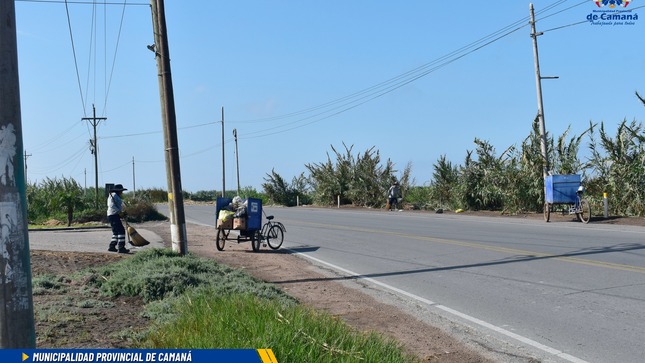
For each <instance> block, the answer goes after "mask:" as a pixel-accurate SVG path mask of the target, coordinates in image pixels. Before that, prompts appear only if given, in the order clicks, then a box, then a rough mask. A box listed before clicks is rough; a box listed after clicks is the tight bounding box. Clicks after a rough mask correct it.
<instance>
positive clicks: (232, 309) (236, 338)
mask: <svg viewBox="0 0 645 363" xmlns="http://www.w3.org/2000/svg"><path fill="white" fill-rule="evenodd" d="M176 308H177V309H178V311H179V313H180V316H179V318H178V319H177V320H176V321H175V322H173V323H172V324H168V325H162V326H159V327H158V328H157V329H156V330H155V333H153V334H151V335H149V336H148V339H147V340H146V342H145V344H144V346H145V347H146V348H192V349H200V348H234V349H237V348H240V349H241V348H252V349H255V348H262V347H269V348H271V349H273V352H274V353H275V354H276V357H277V358H278V361H280V362H312V363H315V362H412V361H414V360H413V359H412V358H411V357H409V356H406V355H405V354H404V353H402V351H401V349H400V348H399V346H398V345H397V344H396V343H395V342H393V341H390V340H386V339H384V338H383V337H381V336H380V335H377V334H376V333H370V334H363V333H360V332H357V331H354V330H352V329H351V328H350V327H348V326H347V325H346V324H345V323H344V322H343V321H342V320H339V319H337V318H334V317H331V316H330V315H328V314H322V313H318V312H315V311H313V310H311V309H308V308H306V307H304V306H301V305H297V306H290V307H283V306H281V305H280V304H278V303H276V302H275V301H273V300H271V299H266V298H258V297H256V296H253V295H250V294H229V295H218V294H216V293H214V292H212V291H211V292H206V293H204V294H200V295H198V296H193V297H190V298H189V297H185V298H183V299H181V302H179V303H178V304H177V305H176Z"/></svg>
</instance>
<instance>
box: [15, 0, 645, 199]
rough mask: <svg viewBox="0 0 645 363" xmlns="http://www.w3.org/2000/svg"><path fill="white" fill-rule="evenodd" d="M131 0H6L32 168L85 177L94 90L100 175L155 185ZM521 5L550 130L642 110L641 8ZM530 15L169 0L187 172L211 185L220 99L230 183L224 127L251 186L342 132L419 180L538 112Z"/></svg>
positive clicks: (149, 72)
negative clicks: (603, 15)
mask: <svg viewBox="0 0 645 363" xmlns="http://www.w3.org/2000/svg"><path fill="white" fill-rule="evenodd" d="M96 2H97V3H100V1H96ZM88 3H91V1H89V2H88ZM113 3H122V1H120V0H114V1H113ZM127 4H129V5H128V6H126V7H125V10H124V7H123V6H122V5H107V6H104V5H100V4H99V5H97V6H96V7H94V6H92V5H91V4H90V5H88V4H78V3H74V2H73V1H71V0H70V1H69V2H68V4H67V6H66V5H65V2H64V1H53V0H52V1H51V2H45V1H24V0H16V16H17V30H18V48H19V64H20V82H21V103H22V125H23V141H24V146H25V149H26V152H27V154H28V155H29V156H28V157H27V166H28V170H27V176H28V179H29V180H30V181H31V182H34V181H41V180H43V179H44V178H46V177H50V178H54V177H57V178H60V177H67V178H69V177H73V178H74V179H76V180H77V181H78V182H79V183H80V184H81V185H87V186H88V187H91V186H93V185H94V159H93V156H92V155H91V153H90V150H89V139H90V138H91V137H92V128H91V126H90V124H89V123H88V122H87V121H82V120H81V118H83V117H90V116H91V115H92V104H95V105H96V110H97V116H99V117H107V121H105V122H101V123H100V124H99V127H98V137H99V185H101V186H102V185H104V184H105V183H122V184H124V185H125V186H126V187H128V188H129V189H130V190H132V186H133V163H132V159H133V158H134V167H135V168H134V169H135V171H134V176H135V178H136V188H137V189H143V188H153V187H158V188H163V189H165V188H166V172H165V166H164V151H163V137H162V133H161V127H162V124H161V116H160V109H161V108H160V102H159V88H158V83H157V69H156V63H155V58H154V55H153V53H151V52H150V51H149V50H148V49H147V48H146V45H149V44H152V43H153V40H152V39H153V36H152V25H151V15H150V7H149V5H148V4H149V3H148V2H147V1H145V0H138V1H130V0H128V1H127ZM533 4H534V6H535V10H536V18H537V20H538V22H537V29H538V31H546V32H545V34H544V35H543V36H540V37H539V38H538V41H539V51H540V65H541V71H542V75H543V76H559V77H560V78H559V79H557V80H544V81H543V82H542V85H543V94H544V109H545V119H546V127H547V130H548V131H549V132H550V133H552V134H554V135H560V134H561V133H562V132H563V131H564V130H566V128H567V127H569V126H571V132H572V133H573V134H576V135H578V134H580V133H582V132H583V131H584V130H586V128H587V127H588V126H589V122H590V121H593V122H601V121H604V122H605V125H606V127H607V128H608V129H609V130H610V132H612V134H613V132H614V130H615V128H616V126H617V125H618V124H619V123H620V122H621V121H622V120H624V119H627V120H628V121H631V120H634V119H635V120H637V121H643V120H645V107H643V105H642V104H641V103H640V102H639V101H638V99H637V98H636V97H635V95H634V92H635V91H639V93H640V94H641V95H645V77H644V74H645V48H643V36H644V35H645V32H644V31H643V29H644V27H645V24H643V22H645V19H639V20H637V21H636V24H635V25H622V26H620V25H617V26H601V25H592V24H590V23H588V22H585V21H586V18H587V15H589V14H591V13H592V12H593V11H594V10H600V9H599V8H598V7H597V6H596V3H595V2H594V1H592V0H587V1H581V0H569V1H554V0H548V1H547V0H545V1H540V0H535V1H533ZM644 6H645V0H633V1H631V3H630V4H629V5H628V6H627V8H626V9H627V10H632V14H638V16H639V17H645V7H644ZM606 9H608V8H607V7H605V8H603V9H602V10H606ZM93 11H94V12H95V15H94V19H95V26H94V27H93V26H92V19H93V15H92V14H93ZM68 13H69V18H68V15H67V14H68ZM122 14H123V21H122V22H121V19H122ZM528 16H529V2H528V1H526V2H524V1H517V0H513V1H503V2H501V1H500V2H497V1H472V0H469V1H453V2H450V1H421V0H415V1H398V2H394V1H385V0H374V1H366V0H356V1H348V0H327V1H249V0H242V1H188V0H182V1H179V0H168V1H166V21H167V26H168V36H169V43H170V56H171V67H172V77H173V83H174V95H175V108H176V116H177V127H178V135H179V148H180V155H181V175H182V186H183V188H184V190H187V191H191V192H195V191H198V190H221V186H222V161H221V160H222V156H221V123H220V122H219V121H220V120H221V108H222V107H224V111H225V139H226V142H225V149H226V187H227V189H229V190H231V189H235V187H236V183H237V182H236V176H235V153H234V152H235V144H234V142H233V134H232V131H233V128H236V129H237V132H238V135H239V164H240V179H241V184H242V186H253V187H256V188H257V189H258V190H259V189H260V186H261V184H262V182H263V178H264V177H265V176H266V174H267V173H269V172H271V169H275V171H276V172H278V173H279V174H281V175H282V176H284V177H285V178H286V179H287V180H288V181H291V178H292V177H294V176H296V175H299V174H300V173H301V172H306V168H305V164H307V163H316V162H324V161H325V160H326V158H327V153H331V147H330V145H334V146H335V147H337V148H341V149H342V143H343V142H344V143H345V144H347V145H354V151H355V153H358V152H363V151H365V150H367V149H369V148H371V147H372V146H375V147H376V149H378V150H380V153H381V157H382V158H383V160H386V159H388V158H389V159H391V160H392V161H393V162H394V163H395V164H396V166H397V167H398V168H401V169H402V168H403V167H404V166H405V165H406V164H407V163H408V162H411V163H412V165H413V175H414V177H415V180H416V184H417V185H423V184H424V183H427V182H429V181H430V180H431V177H432V171H433V170H432V166H433V164H434V163H435V162H436V161H437V159H438V158H439V157H440V156H441V155H444V154H445V155H446V156H447V157H448V159H449V160H451V161H453V163H455V164H461V163H462V162H463V160H464V157H465V155H466V151H467V150H472V149H473V148H474V144H473V140H474V139H475V138H480V139H484V140H488V141H489V142H490V143H491V144H492V145H494V146H495V148H496V150H497V152H498V154H499V153H501V152H502V151H504V150H505V149H506V148H507V147H509V146H511V145H513V144H520V143H521V142H522V140H523V139H524V138H525V137H526V136H527V135H528V134H529V132H530V129H531V122H532V121H533V119H534V117H535V115H536V113H537V98H536V85H535V69H534V63H533V48H532V43H531V38H530V36H529V34H530V27H529V25H528ZM579 22H584V23H582V24H577V25H572V24H576V23H579ZM70 24H71V34H72V37H73V42H74V49H75V52H74V51H73V49H72V40H71V37H70ZM568 25H571V26H568ZM560 27H563V28H560ZM518 28H519V29H518ZM93 29H95V30H93ZM119 29H120V37H119V36H118V35H119ZM515 29H518V30H517V31H514V32H512V31H513V30H515ZM552 29H553V30H552ZM491 34H496V35H494V36H493V37H492V38H486V41H483V42H479V43H478V41H480V40H482V39H484V38H485V37H487V36H489V35H491ZM506 34H507V35H506ZM503 35H505V36H503ZM502 36H503V37H502ZM500 37H501V38H500ZM497 38H500V39H497ZM494 39H497V40H495V41H493V40H494ZM117 41H118V47H117ZM488 41H493V42H492V43H490V44H488V45H486V46H483V45H484V43H486V42H488ZM468 46H470V47H468ZM480 46H483V47H482V48H481V49H478V50H476V51H472V52H470V51H471V50H474V49H475V48H477V47H480ZM464 47H468V48H464ZM115 50H116V52H115ZM455 51H457V52H455ZM74 55H75V56H76V64H77V66H75V60H74V59H75V58H74ZM420 67H423V68H420ZM77 68H78V71H77ZM424 71H427V72H424ZM425 73H427V74H425ZM387 82H389V83H387ZM79 83H80V86H79ZM106 84H109V92H108V91H107V89H108V87H107V86H106ZM106 94H107V96H106Z"/></svg>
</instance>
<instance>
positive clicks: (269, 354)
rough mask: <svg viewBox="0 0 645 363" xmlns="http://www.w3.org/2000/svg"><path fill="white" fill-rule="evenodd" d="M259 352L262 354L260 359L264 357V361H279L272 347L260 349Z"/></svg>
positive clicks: (273, 362)
mask: <svg viewBox="0 0 645 363" xmlns="http://www.w3.org/2000/svg"><path fill="white" fill-rule="evenodd" d="M258 354H259V355H260V359H262V363H278V360H277V359H276V357H275V355H274V354H273V350H271V349H258Z"/></svg>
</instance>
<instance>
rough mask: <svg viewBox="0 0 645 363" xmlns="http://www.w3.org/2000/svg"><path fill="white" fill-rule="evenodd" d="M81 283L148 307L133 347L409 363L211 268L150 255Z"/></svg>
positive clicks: (275, 294)
mask: <svg viewBox="0 0 645 363" xmlns="http://www.w3.org/2000/svg"><path fill="white" fill-rule="evenodd" d="M84 275H85V279H86V280H87V281H91V284H93V285H94V286H95V287H96V288H98V289H99V291H100V292H101V293H102V294H104V295H107V296H113V297H114V296H120V295H126V296H141V297H142V298H143V299H144V301H146V302H147V305H146V312H145V313H144V314H145V315H146V316H148V317H150V318H151V319H152V320H153V326H152V327H151V329H150V330H149V331H148V333H147V334H144V335H142V336H139V337H137V341H138V343H137V345H138V346H139V347H143V348H190V349H199V348H229V349H232V348H249V349H257V348H271V349H273V352H274V353H275V354H276V357H277V359H278V361H279V362H314V363H315V362H377V361H378V362H385V363H387V362H402V363H403V362H415V361H416V360H415V358H414V357H411V356H408V355H406V354H405V353H403V350H402V349H401V347H400V346H399V345H398V344H397V343H395V342H394V341H391V340H388V339H385V338H384V337H382V336H380V335H378V334H376V333H369V334H365V333H362V332H358V331H355V330H353V329H352V328H351V327H349V326H348V325H347V324H345V323H344V322H343V321H342V320H339V319H337V318H334V317H332V316H330V315H328V314H324V313H319V312H316V311H313V310H311V309H309V308H307V307H304V306H302V305H300V304H298V302H297V301H296V300H295V299H293V298H292V297H290V296H288V295H286V294H285V293H284V292H283V291H282V290H280V289H278V288H276V287H275V286H274V285H271V284H267V283H264V282H262V281H258V280H256V279H254V278H253V277H251V276H250V275H248V274H246V273H245V272H243V271H241V270H237V269H232V268H230V267H227V266H223V265H219V264H217V263H216V262H214V261H212V260H208V259H204V258H199V257H195V256H192V255H188V256H184V257H180V256H178V255H177V254H175V253H173V252H172V251H170V250H168V249H164V250H161V249H150V250H145V251H141V252H137V253H136V254H135V255H134V256H132V257H131V258H128V259H124V260H122V261H119V262H117V263H114V264H111V265H107V266H103V267H99V268H92V269H88V270H86V271H85V272H84ZM88 275H89V276H90V277H91V278H89V279H88V278H87V276H88ZM96 277H98V278H96ZM74 278H77V276H75V277H74Z"/></svg>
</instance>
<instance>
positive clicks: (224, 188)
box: [222, 107, 226, 198]
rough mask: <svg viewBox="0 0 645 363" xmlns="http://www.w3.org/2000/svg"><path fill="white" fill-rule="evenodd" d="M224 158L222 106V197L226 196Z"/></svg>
mask: <svg viewBox="0 0 645 363" xmlns="http://www.w3.org/2000/svg"><path fill="white" fill-rule="evenodd" d="M225 162H226V161H225V158H224V107H222V198H226V167H225Z"/></svg>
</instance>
